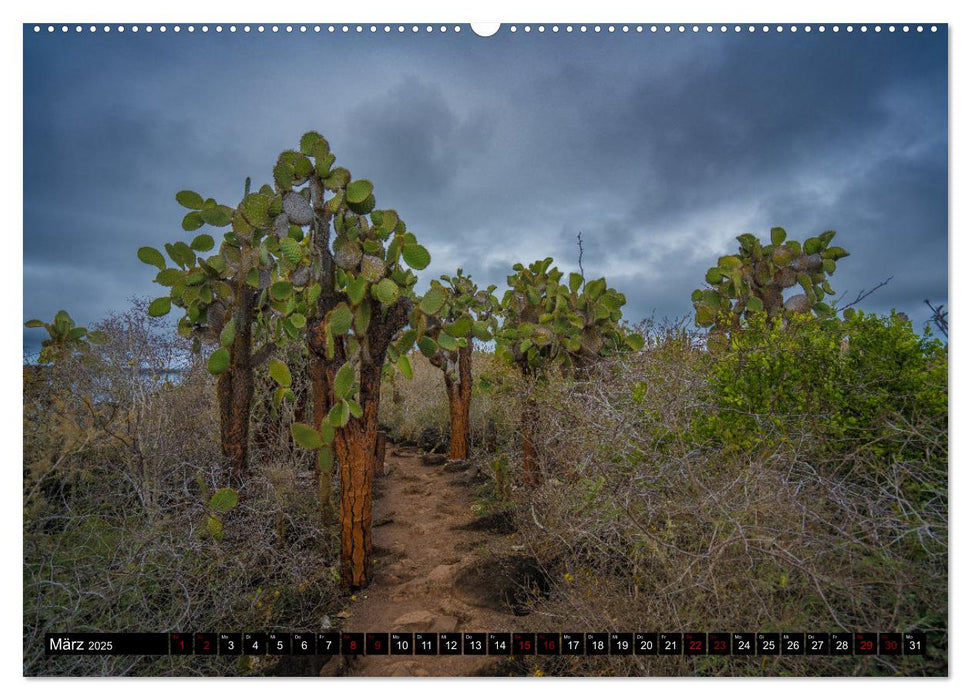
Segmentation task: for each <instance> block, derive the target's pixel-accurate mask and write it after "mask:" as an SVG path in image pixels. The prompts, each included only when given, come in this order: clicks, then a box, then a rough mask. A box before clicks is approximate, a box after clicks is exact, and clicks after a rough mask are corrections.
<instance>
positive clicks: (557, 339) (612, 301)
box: [496, 258, 644, 373]
mask: <svg viewBox="0 0 971 700" xmlns="http://www.w3.org/2000/svg"><path fill="white" fill-rule="evenodd" d="M552 263H553V259H552V258H546V259H545V260H537V261H536V262H534V263H532V264H531V265H530V266H529V267H524V266H523V265H521V264H516V265H514V266H513V269H514V270H515V271H516V274H514V275H510V276H509V277H508V278H507V279H508V283H509V287H510V289H509V290H508V291H507V292H506V294H505V296H504V297H503V299H502V313H503V323H502V328H501V329H500V330H499V332H498V334H497V335H496V342H497V351H498V352H499V353H500V354H501V355H502V356H503V357H505V358H507V359H509V360H511V361H512V362H514V363H515V364H517V365H518V366H519V367H520V368H521V369H522V370H523V371H524V372H527V373H534V372H537V371H539V370H541V369H543V368H547V367H551V366H558V367H562V368H564V369H571V368H576V367H581V366H584V365H587V364H589V363H590V362H592V361H593V360H594V359H596V358H598V357H605V356H608V355H611V354H613V353H617V352H624V351H628V350H637V349H639V348H640V347H642V346H643V344H644V339H643V337H640V336H639V335H638V334H637V333H628V332H627V331H625V330H624V328H623V326H622V325H621V316H622V312H621V308H622V307H623V306H624V304H625V303H627V299H626V297H625V296H624V295H623V294H622V293H620V292H618V291H617V290H615V289H611V288H608V287H607V282H606V280H605V279H603V278H601V279H597V280H592V281H590V282H587V283H586V285H584V286H583V287H582V290H581V284H582V278H579V276H578V275H575V276H571V277H570V283H569V286H568V285H565V284H563V283H562V282H561V279H562V277H563V273H562V272H560V270H558V269H557V268H556V267H552V268H551V267H550V265H552Z"/></svg>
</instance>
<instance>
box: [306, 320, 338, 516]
mask: <svg viewBox="0 0 971 700" xmlns="http://www.w3.org/2000/svg"><path fill="white" fill-rule="evenodd" d="M311 337H313V331H311ZM333 365H334V362H333V361H329V360H327V358H326V357H324V356H322V355H317V354H316V353H314V352H311V353H310V363H309V368H308V372H309V374H310V390H311V393H312V394H313V409H314V420H313V425H314V426H315V427H316V428H317V429H320V425H321V423H323V422H324V420H325V419H326V418H327V411H329V410H330V407H331V406H332V405H333V393H332V391H331V386H332V382H333V377H334V372H335V371H336V368H335V367H334V366H333ZM315 475H316V478H317V492H318V496H319V500H320V520H321V522H322V523H323V524H324V525H329V524H330V523H332V522H333V521H334V497H333V493H332V490H333V489H332V488H331V482H332V480H333V468H332V467H331V466H329V465H322V464H321V462H320V460H319V459H318V460H317V466H316V467H315Z"/></svg>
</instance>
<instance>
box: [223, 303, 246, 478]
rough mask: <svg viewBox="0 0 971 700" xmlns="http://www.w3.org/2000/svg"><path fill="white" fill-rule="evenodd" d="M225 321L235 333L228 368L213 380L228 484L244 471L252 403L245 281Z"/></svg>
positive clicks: (242, 474)
mask: <svg viewBox="0 0 971 700" xmlns="http://www.w3.org/2000/svg"><path fill="white" fill-rule="evenodd" d="M227 323H236V335H235V337H234V338H233V344H232V346H231V347H230V349H229V357H230V361H229V367H228V368H227V369H226V370H225V371H224V372H223V373H222V374H220V375H219V379H218V380H217V381H216V394H217V397H218V403H219V432H220V439H221V443H222V453H223V459H224V462H225V469H226V474H227V477H228V480H229V482H230V483H233V484H239V483H241V482H242V480H243V477H244V475H245V473H246V467H247V454H248V450H249V416H250V406H251V405H252V403H253V357H252V352H253V339H252V329H253V295H252V294H251V293H250V291H249V290H248V289H247V288H245V285H244V284H241V285H240V286H239V287H238V288H237V290H236V311H235V315H234V317H232V318H230V319H229V320H228V321H227Z"/></svg>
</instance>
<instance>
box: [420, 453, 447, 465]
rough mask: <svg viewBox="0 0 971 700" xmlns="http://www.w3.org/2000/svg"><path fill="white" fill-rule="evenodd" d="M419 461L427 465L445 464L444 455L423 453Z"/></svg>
mask: <svg viewBox="0 0 971 700" xmlns="http://www.w3.org/2000/svg"><path fill="white" fill-rule="evenodd" d="M421 463H422V464H424V465H426V466H429V467H434V466H437V465H439V464H445V455H437V454H424V455H422V456H421Z"/></svg>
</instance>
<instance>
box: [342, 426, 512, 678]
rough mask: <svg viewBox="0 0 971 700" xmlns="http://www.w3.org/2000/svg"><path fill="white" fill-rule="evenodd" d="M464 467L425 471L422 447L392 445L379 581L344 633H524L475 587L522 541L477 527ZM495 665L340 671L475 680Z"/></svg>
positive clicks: (383, 490)
mask: <svg viewBox="0 0 971 700" xmlns="http://www.w3.org/2000/svg"><path fill="white" fill-rule="evenodd" d="M463 467H464V465H463V464H462V463H446V464H439V465H434V466H432V465H426V464H423V463H422V459H421V453H420V452H419V451H418V450H417V449H410V448H403V447H396V446H392V445H389V446H388V451H387V461H386V466H385V472H386V474H385V475H380V474H378V475H376V477H375V501H374V506H373V516H372V522H373V528H374V529H373V541H374V552H375V559H376V561H375V564H374V579H373V582H372V584H371V585H370V586H369V587H368V588H367V589H365V590H363V591H360V592H358V593H357V596H356V601H355V602H353V603H352V604H351V606H350V608H349V612H350V617H349V618H348V619H346V620H345V621H344V625H343V629H344V630H345V631H348V632H436V633H437V632H497V631H513V630H515V629H516V628H517V627H518V626H519V625H517V623H516V620H517V619H518V618H517V617H516V616H515V615H513V614H512V613H513V610H512V608H511V607H510V606H509V604H508V603H506V602H505V601H504V600H502V595H503V593H502V591H500V592H499V593H495V592H493V594H492V595H491V598H490V593H489V591H488V590H483V589H488V588H490V586H489V585H486V586H480V585H478V584H477V583H476V581H477V579H480V578H482V577H483V576H488V575H489V571H493V572H494V571H495V566H494V565H495V562H496V557H499V558H502V557H503V556H504V555H509V554H510V553H512V552H515V550H516V537H515V535H514V534H510V533H509V528H508V527H506V528H503V527H502V526H501V525H500V526H499V527H494V526H493V527H491V528H490V529H492V530H498V531H499V532H495V531H494V532H489V531H483V530H482V529H470V525H471V527H472V528H475V527H476V525H477V523H476V522H473V521H475V520H476V518H475V513H473V511H472V509H471V506H472V504H473V499H472V493H471V489H470V484H469V476H468V474H467V473H466V472H465V471H464V469H463ZM481 522H482V521H481V520H480V521H478V523H481ZM507 525H508V523H507ZM501 532H505V533H506V534H500V533H501ZM506 585H507V586H508V585H509V582H508V581H507V582H506ZM484 605H485V606H490V605H491V608H490V607H483V606H484ZM500 610H503V611H504V612H500ZM497 658H498V657H494V656H493V657H489V656H441V655H439V656H390V655H389V656H362V657H347V658H345V659H344V662H343V663H344V667H343V668H342V669H341V671H342V673H343V675H348V676H467V675H473V674H476V673H482V672H483V671H485V672H487V673H488V669H489V668H490V667H492V666H494V665H495V663H496V661H497Z"/></svg>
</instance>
